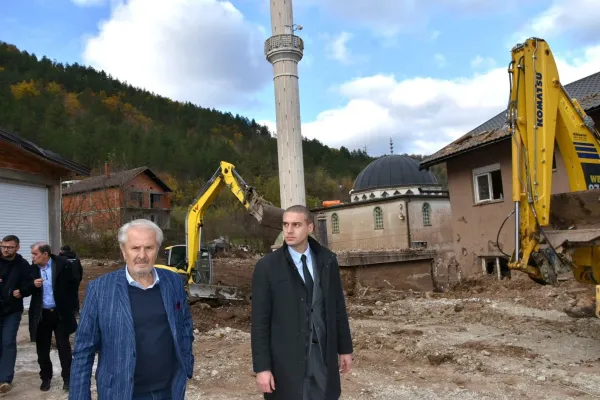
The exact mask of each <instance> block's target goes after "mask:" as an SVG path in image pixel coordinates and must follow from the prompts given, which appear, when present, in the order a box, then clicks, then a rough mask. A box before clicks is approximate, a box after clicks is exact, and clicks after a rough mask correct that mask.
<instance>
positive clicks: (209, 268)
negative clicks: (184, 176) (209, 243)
mask: <svg viewBox="0 0 600 400" xmlns="http://www.w3.org/2000/svg"><path fill="white" fill-rule="evenodd" d="M224 186H227V188H228V189H229V190H230V191H231V192H232V193H233V195H234V196H235V197H236V198H237V199H238V200H239V201H240V202H241V203H242V205H243V206H244V207H245V208H246V210H247V211H248V212H249V213H250V215H252V216H253V217H254V218H256V220H257V221H258V222H259V223H260V224H261V225H263V226H266V227H270V228H273V229H275V230H279V231H281V230H282V228H283V210H282V209H280V208H277V207H275V206H273V205H272V204H271V203H269V202H268V201H266V200H265V199H263V198H262V197H261V196H260V195H259V194H258V193H257V192H256V190H255V189H254V188H253V187H252V186H249V185H248V184H247V183H246V182H244V180H243V179H242V177H241V176H240V175H239V174H238V173H237V172H236V170H235V166H234V165H233V164H231V163H228V162H226V161H221V163H220V167H219V169H217V171H216V172H215V173H214V175H213V176H212V178H211V179H210V180H209V181H208V182H207V183H206V185H205V186H204V188H203V189H202V190H201V191H200V194H199V195H198V197H197V198H196V199H195V200H194V202H193V203H192V204H191V205H190V207H189V208H188V213H187V216H186V221H185V237H186V244H184V245H183V244H181V245H175V246H169V247H167V248H166V249H165V252H166V254H165V255H166V260H167V265H157V267H158V268H164V269H167V270H170V271H173V272H176V273H178V274H180V275H181V276H182V278H183V279H184V280H185V282H186V289H187V292H188V296H189V297H190V299H194V300H202V299H218V300H245V298H246V296H245V295H244V294H243V293H240V291H239V289H238V288H237V287H233V286H222V285H219V284H215V282H214V274H213V263H212V257H211V254H210V251H209V249H208V248H207V247H204V246H202V227H203V226H204V214H205V213H206V210H207V208H208V207H209V206H210V205H211V204H212V202H213V201H214V199H215V197H216V196H217V194H218V193H219V192H220V191H221V189H222V188H223V187H224Z"/></svg>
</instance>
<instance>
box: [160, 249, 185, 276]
mask: <svg viewBox="0 0 600 400" xmlns="http://www.w3.org/2000/svg"><path fill="white" fill-rule="evenodd" d="M185 247H186V246H185V245H184V244H178V245H175V246H169V247H166V248H165V259H166V260H167V265H168V266H169V267H174V268H176V269H180V270H183V271H186V270H187V263H186V261H185V251H186V249H185Z"/></svg>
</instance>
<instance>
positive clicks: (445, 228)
mask: <svg viewBox="0 0 600 400" xmlns="http://www.w3.org/2000/svg"><path fill="white" fill-rule="evenodd" d="M425 203H427V204H429V207H430V212H429V217H430V218H429V222H430V225H426V224H424V220H423V205H424V204H425ZM376 209H380V210H381V212H382V217H383V218H382V220H383V228H381V229H380V228H379V227H377V226H376V218H375V212H376ZM407 209H408V218H407ZM318 212H319V214H321V213H322V214H323V215H324V216H325V218H326V220H327V242H328V246H329V248H330V249H331V250H333V251H343V250H357V249H362V250H382V249H406V248H409V247H410V243H411V242H414V241H423V242H427V246H428V247H432V248H440V249H441V248H451V242H452V228H451V219H450V215H451V213H450V201H449V200H448V198H446V197H444V198H440V197H437V196H436V197H434V196H432V197H431V198H424V197H410V196H407V197H402V198H397V199H390V200H387V201H378V202H369V203H365V204H360V203H352V204H351V205H344V206H339V207H331V208H329V209H324V210H319V211H318ZM334 214H336V215H337V219H338V224H339V233H336V232H335V230H334V223H333V220H334V217H333V215H334ZM409 225H410V232H409V229H408V226H409Z"/></svg>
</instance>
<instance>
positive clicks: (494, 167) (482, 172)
mask: <svg viewBox="0 0 600 400" xmlns="http://www.w3.org/2000/svg"><path fill="white" fill-rule="evenodd" d="M495 171H500V179H502V169H501V168H500V163H494V164H489V165H486V166H483V167H479V168H475V169H473V171H472V175H473V176H472V178H473V194H474V200H475V204H485V203H491V202H499V201H504V195H503V196H502V198H501V199H494V198H493V196H494V188H493V185H492V172H495ZM480 176H487V181H488V186H489V193H490V197H489V198H488V199H480V198H479V182H478V181H477V178H478V177H480ZM502 193H503V194H504V185H502Z"/></svg>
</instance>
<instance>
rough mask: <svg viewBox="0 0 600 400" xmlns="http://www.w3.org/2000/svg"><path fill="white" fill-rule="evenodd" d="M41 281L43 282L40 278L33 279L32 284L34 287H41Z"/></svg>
mask: <svg viewBox="0 0 600 400" xmlns="http://www.w3.org/2000/svg"><path fill="white" fill-rule="evenodd" d="M43 283H44V280H43V279H42V278H40V279H36V280H35V281H33V284H34V285H35V287H36V288H41V287H42V284H43Z"/></svg>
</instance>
